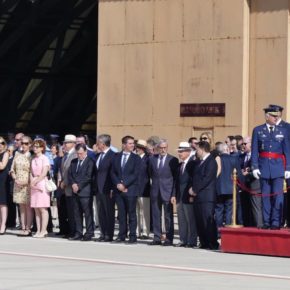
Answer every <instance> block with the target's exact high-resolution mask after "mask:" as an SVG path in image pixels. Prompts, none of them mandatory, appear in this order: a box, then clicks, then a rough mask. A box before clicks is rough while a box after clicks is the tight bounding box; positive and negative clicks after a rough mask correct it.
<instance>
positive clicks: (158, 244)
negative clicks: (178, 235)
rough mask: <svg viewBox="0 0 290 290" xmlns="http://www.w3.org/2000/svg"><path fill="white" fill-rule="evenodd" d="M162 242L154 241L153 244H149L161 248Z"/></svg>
mask: <svg viewBox="0 0 290 290" xmlns="http://www.w3.org/2000/svg"><path fill="white" fill-rule="evenodd" d="M160 245H161V241H157V240H153V241H152V242H150V243H148V246H160Z"/></svg>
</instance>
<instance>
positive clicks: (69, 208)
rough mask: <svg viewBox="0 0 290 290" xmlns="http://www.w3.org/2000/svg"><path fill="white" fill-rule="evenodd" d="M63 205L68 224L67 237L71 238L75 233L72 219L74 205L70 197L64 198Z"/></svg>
mask: <svg viewBox="0 0 290 290" xmlns="http://www.w3.org/2000/svg"><path fill="white" fill-rule="evenodd" d="M65 205H66V211H67V218H68V224H69V235H70V236H73V235H74V234H75V231H76V224H75V218H74V203H73V197H72V196H66V197H65Z"/></svg>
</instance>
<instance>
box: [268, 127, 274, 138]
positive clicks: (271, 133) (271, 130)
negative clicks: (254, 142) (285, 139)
mask: <svg viewBox="0 0 290 290" xmlns="http://www.w3.org/2000/svg"><path fill="white" fill-rule="evenodd" d="M269 129H270V135H271V136H273V133H274V127H273V126H270V127H269Z"/></svg>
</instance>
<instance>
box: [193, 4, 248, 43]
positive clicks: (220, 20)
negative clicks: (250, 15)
mask: <svg viewBox="0 0 290 290" xmlns="http://www.w3.org/2000/svg"><path fill="white" fill-rule="evenodd" d="M193 2H195V1H193ZM212 5H213V37H214V38H227V37H230V38H231V37H234V38H236V37H239V38H241V37H242V36H243V21H244V20H243V5H244V0H217V1H212Z"/></svg>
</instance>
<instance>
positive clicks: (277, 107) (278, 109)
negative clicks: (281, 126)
mask: <svg viewBox="0 0 290 290" xmlns="http://www.w3.org/2000/svg"><path fill="white" fill-rule="evenodd" d="M269 108H273V109H275V110H277V111H279V112H282V111H283V110H284V108H283V107H281V106H278V105H269Z"/></svg>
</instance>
